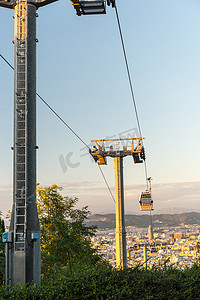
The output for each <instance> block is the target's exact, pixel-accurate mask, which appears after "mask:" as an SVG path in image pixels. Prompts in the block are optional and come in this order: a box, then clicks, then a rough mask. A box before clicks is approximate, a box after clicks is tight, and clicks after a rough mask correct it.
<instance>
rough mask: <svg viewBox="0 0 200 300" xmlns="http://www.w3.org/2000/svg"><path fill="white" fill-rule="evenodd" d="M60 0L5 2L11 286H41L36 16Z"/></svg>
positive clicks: (1, 0) (0, 0) (8, 271)
mask: <svg viewBox="0 0 200 300" xmlns="http://www.w3.org/2000/svg"><path fill="white" fill-rule="evenodd" d="M54 1H56V0H0V6H2V7H5V8H10V9H14V10H15V14H14V20H15V37H14V55H15V67H14V144H13V147H12V149H13V206H12V214H11V222H10V229H9V232H5V233H4V234H3V242H5V243H6V285H7V286H10V285H13V284H27V283H28V284H40V263H41V262H40V225H39V219H38V212H37V206H36V149H37V148H38V147H37V145H36V42H37V39H36V17H37V13H36V11H37V9H38V8H39V7H42V6H45V5H47V4H50V3H52V2H54Z"/></svg>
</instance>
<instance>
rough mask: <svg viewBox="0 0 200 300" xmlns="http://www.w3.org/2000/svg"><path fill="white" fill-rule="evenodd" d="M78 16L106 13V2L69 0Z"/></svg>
mask: <svg viewBox="0 0 200 300" xmlns="http://www.w3.org/2000/svg"><path fill="white" fill-rule="evenodd" d="M71 1H72V5H73V6H74V8H75V10H76V14H77V15H78V16H81V15H97V14H98V15H99V14H105V13H106V0H82V1H80V0H71Z"/></svg>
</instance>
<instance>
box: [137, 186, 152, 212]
mask: <svg viewBox="0 0 200 300" xmlns="http://www.w3.org/2000/svg"><path fill="white" fill-rule="evenodd" d="M139 204H140V210H142V211H143V210H145V211H149V210H153V200H152V198H151V192H150V191H146V192H142V193H141V194H140V201H139Z"/></svg>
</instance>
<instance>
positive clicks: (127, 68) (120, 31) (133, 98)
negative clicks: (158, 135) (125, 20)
mask: <svg viewBox="0 0 200 300" xmlns="http://www.w3.org/2000/svg"><path fill="white" fill-rule="evenodd" d="M115 13H116V17H117V24H118V29H119V34H120V39H121V44H122V49H123V54H124V59H125V64H126V71H127V75H128V81H129V85H130V90H131V96H132V100H133V106H134V110H135V115H136V121H137V125H138V130H139V134H140V137H142V130H141V126H140V121H139V115H138V111H137V106H136V101H135V96H134V91H133V84H132V79H131V74H130V69H129V64H128V58H127V54H126V48H125V43H124V38H123V34H122V28H121V24H120V19H119V14H118V10H117V6H116V4H115ZM141 142H142V145H143V141H141ZM144 168H145V176H146V184H147V189H148V181H147V178H148V174H147V164H146V160H144Z"/></svg>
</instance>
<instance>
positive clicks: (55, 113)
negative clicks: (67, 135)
mask: <svg viewBox="0 0 200 300" xmlns="http://www.w3.org/2000/svg"><path fill="white" fill-rule="evenodd" d="M36 95H37V96H38V97H39V98H40V100H42V102H43V103H44V104H45V105H46V106H47V107H48V108H49V109H50V110H51V111H52V112H53V113H54V115H56V117H57V118H58V119H59V120H60V121H61V122H62V123H63V124H64V125H65V126H66V127H67V128H68V129H69V130H70V131H71V132H72V133H73V134H74V135H75V136H76V137H77V138H78V139H79V140H80V141H81V142H82V143H83V144H84V145H85V146H86V147H87V148H88V149H90V148H89V146H88V145H87V144H86V143H85V142H84V141H83V140H82V138H80V136H79V135H78V134H77V133H76V132H75V131H74V130H73V129H72V128H71V127H70V126H69V125H68V124H67V123H66V122H65V121H64V120H63V119H62V118H61V117H60V116H59V115H58V114H57V112H56V111H55V110H54V109H53V108H52V107H51V106H50V105H49V104H48V103H47V102H46V101H45V100H44V99H43V98H42V97H41V96H40V95H39V94H38V93H36Z"/></svg>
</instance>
